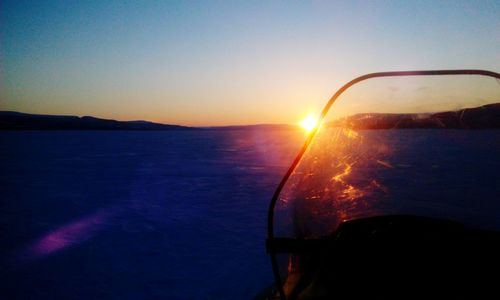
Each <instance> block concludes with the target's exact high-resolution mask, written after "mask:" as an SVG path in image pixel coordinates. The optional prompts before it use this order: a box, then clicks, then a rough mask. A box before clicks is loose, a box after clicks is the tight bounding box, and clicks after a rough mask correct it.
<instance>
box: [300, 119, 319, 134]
mask: <svg viewBox="0 0 500 300" xmlns="http://www.w3.org/2000/svg"><path fill="white" fill-rule="evenodd" d="M299 125H300V127H302V129H304V130H305V131H306V132H310V131H311V130H313V129H314V128H316V126H318V119H316V118H315V117H314V116H312V115H309V116H307V117H306V118H305V119H304V120H302V121H300V122H299Z"/></svg>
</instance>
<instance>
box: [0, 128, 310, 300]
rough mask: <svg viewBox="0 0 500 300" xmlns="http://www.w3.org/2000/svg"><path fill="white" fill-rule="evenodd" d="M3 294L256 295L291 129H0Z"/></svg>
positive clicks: (295, 134)
mask: <svg viewBox="0 0 500 300" xmlns="http://www.w3.org/2000/svg"><path fill="white" fill-rule="evenodd" d="M0 140H1V141H2V142H1V145H0V165H1V168H0V194H1V202H0V214H1V215H0V228H1V229H0V233H1V244H2V246H1V248H0V264H1V265H0V280H1V281H0V282H1V283H0V298H2V299H14V298H16V299H251V298H252V297H253V296H254V295H255V294H256V293H258V292H259V291H260V290H261V289H263V288H265V287H266V286H269V285H270V284H271V283H272V273H271V267H270V263H269V259H268V257H267V256H266V254H265V248H264V239H265V237H266V227H265V226H266V216H267V209H268V203H269V200H270V197H271V195H272V192H273V191H274V189H275V187H276V185H277V184H278V182H279V180H280V179H281V176H282V175H283V173H284V171H285V169H286V168H287V167H288V165H289V163H290V161H291V159H292V157H293V156H294V155H295V154H296V152H297V150H298V147H299V146H300V145H301V144H302V141H303V140H304V134H303V133H301V132H299V131H291V130H284V131H280V130H275V131H266V130H231V131H225V130H195V131H156V132H154V131H149V132H148V131H135V132H132V131H131V132H126V131H40V132H28V131H25V132H0Z"/></svg>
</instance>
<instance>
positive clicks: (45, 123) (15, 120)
mask: <svg viewBox="0 0 500 300" xmlns="http://www.w3.org/2000/svg"><path fill="white" fill-rule="evenodd" d="M189 129H193V127H187V126H180V125H169V124H160V123H154V122H148V121H142V120H139V121H117V120H111V119H100V118H96V117H91V116H83V117H78V116H65V115H62V116H61V115H38V114H27V113H21V112H15V111H0V130H189Z"/></svg>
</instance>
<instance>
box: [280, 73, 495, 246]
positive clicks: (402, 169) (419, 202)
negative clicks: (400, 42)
mask: <svg viewBox="0 0 500 300" xmlns="http://www.w3.org/2000/svg"><path fill="white" fill-rule="evenodd" d="M481 72H482V71H477V72H471V71H462V72H460V71H450V72H448V73H447V71H444V72H433V71H430V72H393V73H378V75H377V74H371V75H367V76H364V77H361V78H358V79H356V80H354V81H353V82H351V83H350V84H348V85H346V86H344V87H348V88H347V89H344V90H342V89H341V90H340V91H339V92H337V94H336V95H335V96H334V97H333V98H332V99H331V100H330V102H329V103H328V104H327V106H326V107H325V109H324V111H323V114H322V118H320V123H319V125H316V126H317V127H316V128H314V129H313V130H312V132H311V134H310V139H309V141H308V142H307V143H306V145H305V146H304V148H303V149H302V152H301V153H300V154H299V155H298V157H297V159H296V161H295V162H294V164H293V165H292V167H291V168H290V170H289V172H288V173H287V176H285V178H284V180H283V182H282V184H281V185H280V187H279V189H278V191H277V192H276V194H275V199H274V203H272V205H271V215H270V224H271V228H270V237H271V238H272V237H285V238H319V237H325V236H328V235H330V234H332V233H333V232H335V230H336V229H337V226H338V225H339V224H340V223H342V222H343V221H347V220H354V219H359V218H366V217H374V216H384V215H416V216H424V217H433V218H440V219H447V220H453V221H458V222H460V223H463V224H465V225H467V226H471V227H475V228H480V229H493V230H500V219H499V218H498V216H499V215H500V201H499V200H500V199H499V194H500V193H499V189H500V176H498V172H499V171H500V155H499V154H500V81H499V79H498V77H499V75H498V74H496V73H492V72H484V73H481ZM438 75H440V76H438ZM349 85H351V86H350V87H349Z"/></svg>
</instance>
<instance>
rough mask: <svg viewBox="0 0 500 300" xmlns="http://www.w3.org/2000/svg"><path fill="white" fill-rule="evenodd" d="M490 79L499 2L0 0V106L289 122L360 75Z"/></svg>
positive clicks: (186, 120)
mask: <svg viewBox="0 0 500 300" xmlns="http://www.w3.org/2000/svg"><path fill="white" fill-rule="evenodd" d="M457 68H478V69H486V70H491V71H496V72H499V71H500V1H486V0H484V1H461V0H454V1H436V0H434V1H311V2H306V1H300V2H299V1H200V2H198V1H164V2H163V1H103V0H100V1H92V0H91V1H72V0H63V1H56V0H47V1H34V2H33V3H31V1H10V0H2V1H1V2H0V110H14V111H21V112H28V113H43V114H69V115H79V116H82V115H93V116H97V117H102V118H113V119H118V120H136V119H142V120H150V121H155V122H162V123H170V124H182V125H193V126H211V125H238V124H256V123H293V122H296V121H298V120H300V119H302V118H304V117H305V116H306V115H308V114H310V113H313V114H318V113H319V112H320V110H321V109H322V107H323V106H324V105H325V103H326V101H327V100H328V99H329V98H330V97H331V95H332V94H333V93H334V92H335V91H336V90H337V89H338V88H339V87H341V86H342V85H343V84H344V83H346V82H347V81H349V80H350V79H352V78H353V77H356V76H358V75H362V74H365V73H369V72H376V71H391V70H412V69H457Z"/></svg>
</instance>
